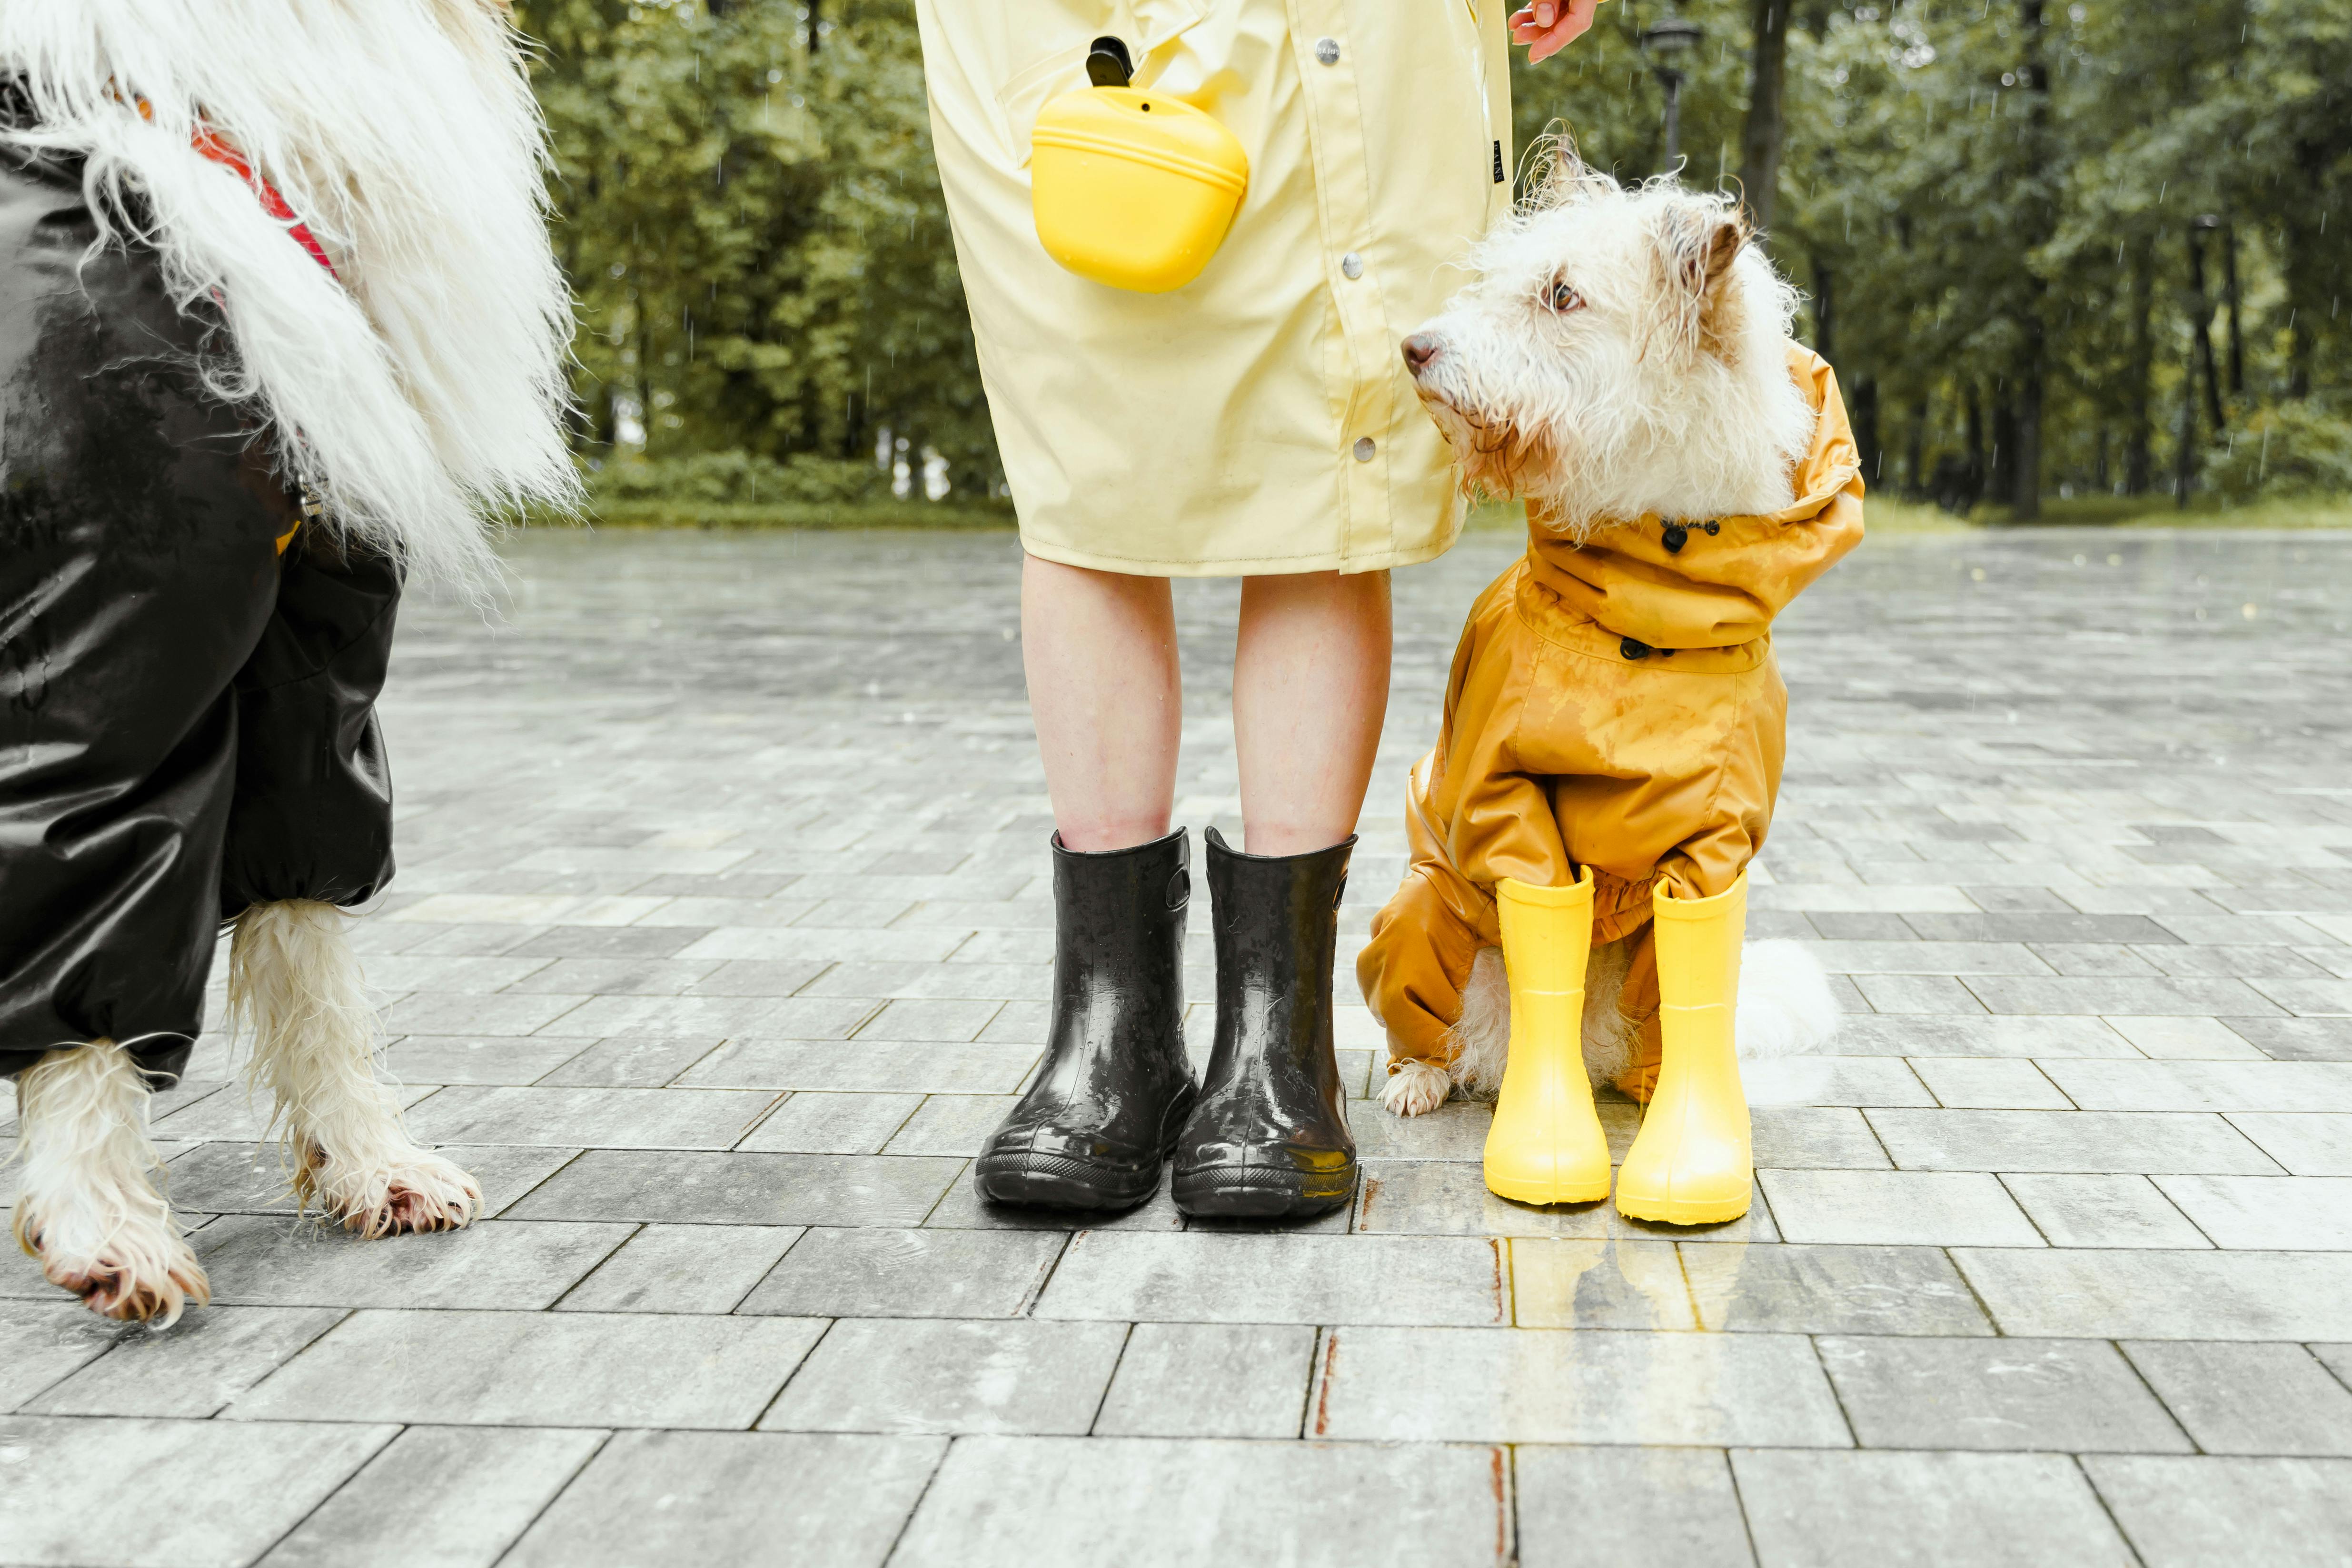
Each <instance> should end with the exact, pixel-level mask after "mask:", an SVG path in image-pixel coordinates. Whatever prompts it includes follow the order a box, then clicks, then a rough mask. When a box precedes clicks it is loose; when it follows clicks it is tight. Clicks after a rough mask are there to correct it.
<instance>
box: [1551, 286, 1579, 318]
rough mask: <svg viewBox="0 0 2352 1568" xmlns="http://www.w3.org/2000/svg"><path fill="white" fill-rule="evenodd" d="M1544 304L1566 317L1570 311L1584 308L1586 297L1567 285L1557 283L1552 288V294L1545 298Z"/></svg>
mask: <svg viewBox="0 0 2352 1568" xmlns="http://www.w3.org/2000/svg"><path fill="white" fill-rule="evenodd" d="M1544 303H1546V304H1547V305H1549V306H1550V307H1551V308H1552V310H1555V311H1556V312H1558V313H1559V314H1560V315H1563V316H1565V315H1567V314H1568V313H1569V312H1570V310H1582V309H1583V308H1584V296H1583V295H1581V294H1580V293H1578V292H1577V291H1576V290H1575V289H1571V288H1570V287H1569V286H1568V285H1567V284H1565V283H1555V284H1553V285H1552V286H1551V292H1550V293H1549V295H1547V296H1545V299H1544Z"/></svg>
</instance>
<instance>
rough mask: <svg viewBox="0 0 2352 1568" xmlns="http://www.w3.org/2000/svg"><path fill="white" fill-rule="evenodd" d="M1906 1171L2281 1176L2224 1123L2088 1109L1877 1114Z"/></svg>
mask: <svg viewBox="0 0 2352 1568" xmlns="http://www.w3.org/2000/svg"><path fill="white" fill-rule="evenodd" d="M1867 1114H1868V1115H1869V1118H1870V1125H1871V1128H1872V1130H1873V1131H1875V1132H1876V1133H1877V1134H1878V1137H1879V1141H1880V1142H1883V1143H1885V1145H1886V1152H1888V1153H1890V1154H1892V1155H1893V1156H1894V1157H1895V1163H1896V1164H1897V1165H1899V1166H1901V1167H1902V1168H1903V1169H1905V1170H1906V1171H2064V1172H2078V1173H2086V1174H2119V1173H2133V1172H2138V1173H2150V1172H2158V1171H2166V1172H2171V1171H2184V1172H2218V1173H2224V1174H2262V1175H2273V1174H2276V1173H2277V1169H2278V1168H2277V1165H2276V1163H2274V1162H2273V1161H2272V1159H2271V1158H2270V1157H2269V1156H2268V1155H2266V1154H2264V1153H2263V1152H2262V1151H2261V1150H2260V1149H2257V1148H2256V1147H2254V1145H2253V1144H2252V1143H2250V1142H2247V1141H2246V1139H2245V1138H2244V1137H2243V1136H2242V1134H2241V1133H2240V1132H2239V1131H2238V1130H2237V1129H2236V1128H2234V1127H2232V1126H2231V1125H2230V1124H2229V1123H2228V1122H2227V1121H2223V1120H2222V1119H2221V1117H2219V1116H2213V1115H2210V1114H2181V1113H2170V1114H2167V1113H2159V1112H2152V1111H2137V1112H2113V1111H2085V1110H1872V1111H1870V1112H1868V1113H1867Z"/></svg>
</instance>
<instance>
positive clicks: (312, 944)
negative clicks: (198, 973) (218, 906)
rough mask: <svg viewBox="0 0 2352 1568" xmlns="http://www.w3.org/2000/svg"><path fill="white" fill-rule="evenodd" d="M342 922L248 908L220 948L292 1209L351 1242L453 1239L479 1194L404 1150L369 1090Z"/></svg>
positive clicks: (382, 1096)
mask: <svg viewBox="0 0 2352 1568" xmlns="http://www.w3.org/2000/svg"><path fill="white" fill-rule="evenodd" d="M343 920H344V916H343V913H342V911H341V910H338V909H336V908H335V907H334V906H333V905H332V904H323V903H315V902H311V901H309V900H288V901H286V902H283V903H273V904H256V905H254V906H252V907H251V908H250V909H247V910H246V911H245V912H244V913H243V914H241V915H239V916H238V917H237V920H236V934H235V935H234V937H233V938H232V939H231V941H230V944H229V973H228V1004H229V1016H230V1018H231V1020H232V1022H233V1023H234V1025H235V1026H236V1027H237V1029H238V1030H239V1031H240V1032H242V1033H244V1034H247V1035H249V1036H250V1037H251V1038H252V1041H253V1060H252V1062H251V1064H250V1066H249V1068H248V1069H247V1070H248V1072H249V1073H250V1075H251V1079H252V1083H253V1087H254V1088H255V1089H263V1088H267V1089H268V1090H269V1091H270V1094H271V1097H272V1100H273V1104H274V1112H273V1121H272V1131H273V1132H275V1133H276V1135H277V1136H278V1139H279V1140H280V1142H281V1143H282V1144H283V1146H284V1149H285V1152H286V1156H287V1159H288V1163H289V1180H290V1182H291V1184H292V1185H293V1188H294V1194H295V1198H296V1201H297V1202H298V1203H299V1204H300V1205H303V1206H305V1207H307V1206H308V1205H310V1203H311V1202H313V1201H316V1202H317V1203H318V1205H319V1206H320V1208H321V1209H323V1210H324V1211H325V1212H326V1214H327V1215H328V1216H329V1217H331V1218H333V1219H336V1220H340V1221H341V1222H342V1223H343V1224H344V1225H347V1226H350V1227H351V1228H352V1229H353V1230H355V1231H358V1232H359V1233H360V1234H361V1235H362V1236H369V1237H376V1236H383V1235H388V1234H391V1233H394V1232H397V1231H408V1230H455V1229H457V1228H460V1227H462V1226H466V1225H467V1224H469V1223H471V1221H472V1220H473V1218H474V1216H475V1215H477V1214H478V1213H479V1212H480V1210H481V1206H482V1189H481V1188H480V1187H479V1186H478V1185H477V1184H476V1183H475V1181H474V1178H473V1177H471V1176H469V1175H467V1173H465V1172H463V1171H461V1170H459V1169H458V1168H457V1166H456V1165H454V1164H452V1163H450V1162H448V1161H447V1160H446V1159H444V1158H442V1157H441V1156H440V1155H438V1154H436V1153H434V1152H431V1151H430V1150H427V1149H423V1148H420V1147H418V1146H417V1145H416V1144H415V1142H412V1141H411V1140H410V1139H409V1136H408V1134H407V1132H406V1131H405V1130H404V1128H403V1127H402V1126H401V1121H400V1110H399V1107H398V1105H397V1104H396V1102H395V1101H394V1099H393V1096H392V1093H391V1091H390V1090H388V1089H385V1088H384V1086H383V1084H381V1083H379V1082H377V1081H376V1077H375V1070H374V1057H375V1046H376V1020H375V1010H374V1009H373V1007H372V1006H370V1005H368V1001H367V996H366V991H365V987H364V984H363V983H362V976H361V973H360V967H359V959H358V956H357V954H355V953H354V952H352V945H351V941H350V938H349V937H348V936H347V935H346V934H345V932H344V931H343Z"/></svg>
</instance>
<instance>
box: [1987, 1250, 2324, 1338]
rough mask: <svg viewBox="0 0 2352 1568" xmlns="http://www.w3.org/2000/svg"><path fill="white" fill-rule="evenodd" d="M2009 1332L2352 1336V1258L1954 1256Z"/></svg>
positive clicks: (2057, 1253) (2062, 1253)
mask: <svg viewBox="0 0 2352 1568" xmlns="http://www.w3.org/2000/svg"><path fill="white" fill-rule="evenodd" d="M1952 1259H1953V1261H1954V1262H1956V1263H1958V1265H1959V1266H1960V1272H1961V1273H1963V1274H1965V1275H1966V1276H1968V1280H1969V1285H1970V1286H1971V1287H1972V1288H1973V1289H1975V1291H1976V1293H1977V1296H1978V1298H1979V1300H1982V1301H1983V1302H1984V1304H1985V1308H1986V1310H1988V1311H1990V1312H1991V1314H1992V1316H1993V1321H1995V1322H1996V1323H1998V1324H1999V1325H2000V1331H2001V1332H2003V1333H2005V1334H2021V1335H2029V1336H2038V1337H2050V1338H2057V1339H2110V1340H2127V1339H2149V1340H2306V1341H2309V1340H2352V1256H2347V1255H2346V1254H2343V1253H2314V1252H2239V1253H2230V1252H2186V1251H2183V1252H2157V1251H2129V1252H2127V1251H2114V1252H2098V1251H2076V1250H2073V1249H2063V1248H2055V1247H2053V1248H2045V1249H2042V1250H2038V1251H2037V1250H2032V1249H2027V1248H2008V1247H2003V1248H1982V1249H1979V1248H1966V1249H1961V1250H1958V1251H1955V1252H1954V1253H1953V1254H1952Z"/></svg>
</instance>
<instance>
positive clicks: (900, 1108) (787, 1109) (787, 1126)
mask: <svg viewBox="0 0 2352 1568" xmlns="http://www.w3.org/2000/svg"><path fill="white" fill-rule="evenodd" d="M922 1103H923V1097H922V1096H921V1095H919V1094H829V1093H819V1092H814V1091H803V1092H801V1093H798V1094H794V1095H793V1096H792V1097H791V1098H789V1099H787V1100H785V1101H784V1102H783V1103H782V1105H780V1106H778V1107H776V1109H775V1110H772V1111H771V1112H769V1114H768V1117H767V1119H766V1120H765V1121H761V1123H760V1124H759V1126H757V1127H755V1128H753V1129H752V1130H751V1133H750V1134H749V1135H748V1136H746V1137H745V1138H744V1139H743V1140H742V1142H740V1143H738V1144H737V1145H736V1147H737V1148H739V1149H760V1150H767V1151H771V1152H778V1153H810V1154H871V1153H875V1152H877V1151H879V1150H880V1149H881V1148H882V1147H883V1146H884V1145H885V1144H886V1143H887V1142H888V1141H889V1140H890V1138H891V1137H892V1136H893V1135H895V1134H896V1133H897V1132H898V1130H899V1129H900V1128H901V1127H903V1126H904V1125H905V1124H906V1122H907V1120H908V1117H910V1116H912V1115H913V1114H914V1113H915V1111H916V1110H917V1108H919V1106H921V1105H922ZM892 1152H894V1153H923V1154H937V1153H947V1152H950V1151H947V1150H938V1149H900V1150H893V1151H892Z"/></svg>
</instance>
